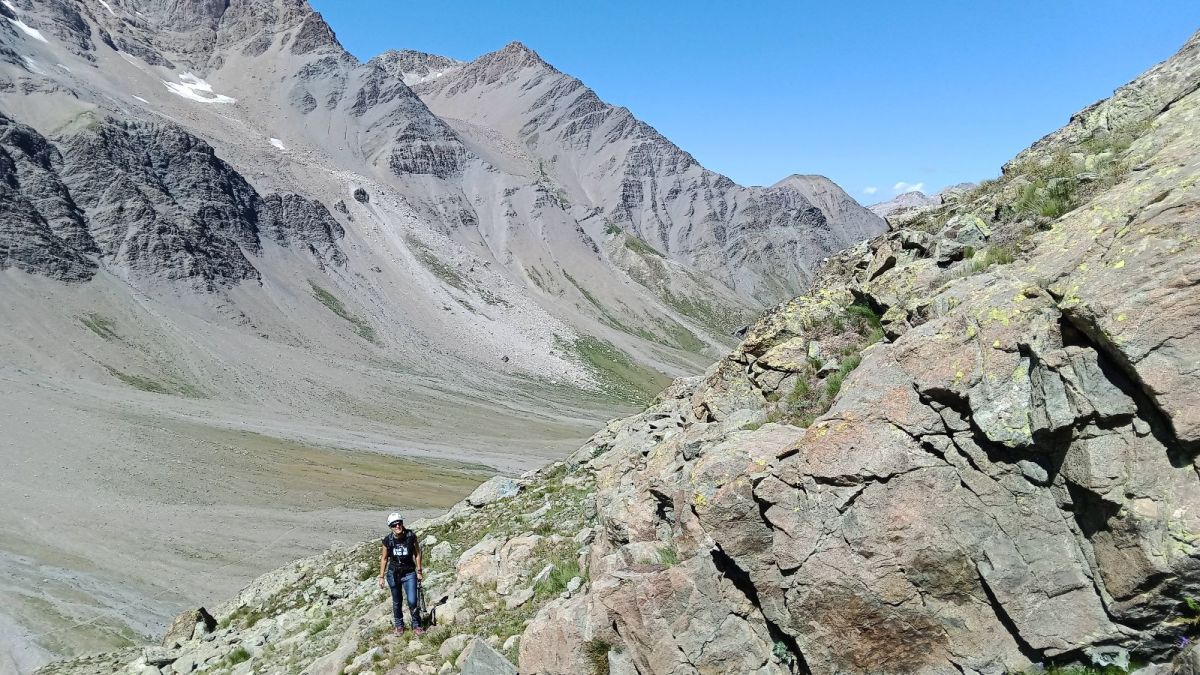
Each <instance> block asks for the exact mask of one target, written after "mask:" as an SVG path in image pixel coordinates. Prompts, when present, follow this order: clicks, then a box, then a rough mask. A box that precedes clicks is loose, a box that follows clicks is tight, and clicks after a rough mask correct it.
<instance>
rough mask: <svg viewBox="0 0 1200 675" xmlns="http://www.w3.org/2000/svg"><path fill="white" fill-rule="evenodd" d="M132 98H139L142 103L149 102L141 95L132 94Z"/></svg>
mask: <svg viewBox="0 0 1200 675" xmlns="http://www.w3.org/2000/svg"><path fill="white" fill-rule="evenodd" d="M134 98H135V99H137V100H139V101H141V102H142V103H149V102H150V101H147V100H146V99H144V98H142V97H141V96H134Z"/></svg>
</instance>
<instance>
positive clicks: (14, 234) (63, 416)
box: [0, 0, 883, 672]
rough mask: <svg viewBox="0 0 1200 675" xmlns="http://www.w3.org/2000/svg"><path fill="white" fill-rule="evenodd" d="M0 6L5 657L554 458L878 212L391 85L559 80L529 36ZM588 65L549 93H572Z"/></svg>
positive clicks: (654, 387) (622, 128) (647, 395)
mask: <svg viewBox="0 0 1200 675" xmlns="http://www.w3.org/2000/svg"><path fill="white" fill-rule="evenodd" d="M0 16H2V17H3V19H2V20H0V210H2V215H3V217H2V218H0V380H2V381H3V384H4V386H2V387H0V410H4V411H6V414H12V415H14V419H16V420H19V424H14V425H9V424H7V423H6V424H5V433H4V434H2V435H0V436H3V439H2V440H0V451H2V452H3V453H4V456H5V457H6V459H7V460H8V463H7V464H8V466H9V467H10V468H9V469H8V470H6V471H5V472H2V473H3V475H2V476H0V508H2V509H3V510H4V511H5V512H7V513H13V514H16V515H15V516H14V517H13V518H9V519H6V520H5V522H3V523H0V542H4V543H3V551H0V553H2V555H0V570H2V571H3V575H0V576H3V578H4V579H5V580H6V581H4V582H3V583H2V584H0V647H2V648H0V653H3V652H6V651H7V652H8V653H11V654H16V655H17V656H15V657H14V661H16V662H17V663H18V667H19V669H20V670H21V671H22V672H24V671H28V670H30V669H31V668H32V667H33V666H34V665H37V664H39V663H42V662H44V661H46V660H47V659H48V658H50V657H51V656H62V655H70V654H76V653H81V652H83V651H92V650H98V649H102V648H109V647H115V646H121V645H124V644H128V643H130V642H136V641H137V640H138V639H139V637H138V635H143V634H146V633H150V632H154V631H156V630H157V627H158V626H160V625H161V624H162V623H163V622H165V621H166V620H167V619H168V618H169V617H170V615H172V614H174V613H175V612H176V611H177V610H178V609H180V608H181V607H185V606H188V605H190V604H194V603H196V602H201V601H206V599H212V598H215V597H220V596H223V595H225V594H227V593H231V592H233V591H235V590H236V589H237V588H238V587H239V586H240V585H241V584H242V583H243V582H244V581H245V580H247V579H249V578H251V577H253V576H254V575H256V574H259V573H262V572H264V571H266V570H268V569H270V568H272V567H273V566H274V565H275V562H276V561H277V559H279V558H281V557H287V558H293V557H299V556H301V555H306V554H310V553H313V552H315V551H318V550H322V549H325V548H327V547H328V546H329V545H330V544H331V543H332V542H334V541H335V540H342V539H344V538H346V537H349V536H355V537H357V536H359V535H362V534H365V532H364V531H363V525H362V523H363V522H364V519H365V518H366V517H367V516H366V514H368V513H373V512H374V511H375V510H379V509H385V510H388V509H391V508H394V507H397V506H402V507H405V508H411V509H415V512H416V513H433V512H437V511H439V510H441V509H444V508H446V507H447V506H449V505H451V504H453V503H454V502H455V501H457V500H458V499H460V498H461V497H462V496H464V495H465V494H467V493H468V492H470V490H471V488H473V487H474V485H475V484H476V483H478V482H479V481H481V480H483V478H484V477H486V476H487V475H490V474H492V473H495V472H497V471H500V472H505V473H513V472H519V471H524V470H527V469H529V468H532V467H534V466H537V465H540V464H542V463H544V462H545V461H547V460H549V459H551V458H556V457H562V456H563V455H565V454H566V453H567V452H569V450H570V449H571V448H573V447H575V446H577V445H578V443H579V442H581V441H582V440H583V439H585V438H586V437H587V435H588V434H589V433H590V432H591V430H592V428H593V427H594V426H595V425H596V424H599V423H601V422H602V421H603V420H605V419H608V418H610V417H611V416H613V415H615V414H621V413H625V412H629V411H631V410H633V409H634V406H637V405H642V404H644V403H645V402H647V401H649V400H651V399H652V397H653V396H654V395H655V394H656V393H657V392H658V391H659V390H660V389H661V388H662V387H663V386H665V385H666V384H667V383H668V382H669V381H670V379H671V378H672V377H675V376H682V375H688V374H695V373H698V372H701V371H702V370H703V369H704V368H705V367H707V366H708V364H709V363H711V361H712V360H713V359H715V358H718V357H719V356H720V355H721V354H722V353H724V352H725V351H726V350H728V349H729V348H730V347H731V346H732V345H733V344H734V343H735V342H736V338H735V337H733V334H734V333H735V332H736V331H737V330H739V329H741V328H744V327H745V326H746V324H747V323H748V322H749V321H750V320H751V319H752V318H753V316H754V315H755V313H757V312H758V311H759V310H761V309H762V308H763V307H765V306H766V305H768V304H770V303H771V302H774V301H775V300H777V299H779V298H782V297H785V296H786V295H789V294H790V293H791V292H793V291H794V290H795V289H797V288H799V287H800V286H801V285H802V284H803V282H804V278H805V275H807V274H810V273H811V263H812V261H814V260H820V259H821V258H824V257H827V256H829V255H831V254H832V253H834V252H835V251H836V250H838V249H840V248H842V247H844V246H845V245H848V244H851V243H854V242H856V241H859V240H861V239H865V238H866V237H868V236H870V235H873V234H876V233H878V232H879V231H881V229H882V227H883V224H882V221H864V220H862V219H861V218H856V219H849V220H847V222H846V223H845V224H843V223H842V222H840V221H839V220H838V219H837V217H836V216H834V215H831V212H830V213H827V212H826V211H824V210H822V209H825V208H827V206H825V205H823V204H816V203H814V202H812V201H810V200H809V198H808V197H806V196H805V194H803V193H802V192H800V191H797V190H793V189H785V188H779V189H759V188H742V187H738V186H736V185H734V184H733V183H732V182H731V181H729V180H728V179H727V178H724V177H722V176H719V175H717V174H715V173H712V172H710V171H707V170H705V169H703V168H702V167H700V166H699V165H698V164H696V162H695V161H694V160H693V159H692V158H691V157H690V156H689V155H687V153H685V152H684V151H682V150H680V149H679V148H677V147H675V146H674V145H672V144H670V142H669V141H667V140H666V139H664V138H663V137H662V136H661V135H659V134H658V133H657V132H654V131H653V130H652V129H650V128H649V127H648V126H646V125H644V124H642V123H641V122H639V121H638V120H636V119H635V118H634V117H633V116H632V114H631V113H629V111H627V110H623V109H616V108H611V107H608V106H607V105H606V104H603V103H602V102H600V101H599V100H598V99H595V100H594V105H596V106H599V107H598V108H597V110H598V111H599V115H598V117H596V118H595V119H596V120H597V121H599V120H600V118H603V119H604V120H605V121H604V122H603V124H602V127H603V129H602V131H601V133H600V134H598V135H596V136H595V138H594V142H592V141H589V142H585V141H584V136H583V135H580V134H578V133H574V132H572V133H570V134H567V135H566V136H563V137H562V138H561V139H559V138H558V137H557V136H555V133H556V132H555V131H554V130H552V129H550V127H549V126H547V127H545V128H544V129H543V128H542V127H541V126H538V124H540V123H538V124H535V125H534V126H536V127H537V128H539V129H542V131H541V134H540V135H541V136H543V137H544V141H543V142H542V143H536V142H535V143H533V144H532V145H530V144H529V143H528V142H527V141H528V140H529V138H528V137H527V136H514V135H513V134H512V133H511V131H512V130H511V129H510V128H509V126H506V125H507V124H508V122H505V123H504V124H497V125H495V126H488V125H487V124H486V120H479V121H476V122H471V121H469V120H467V119H465V118H463V117H462V116H458V117H454V118H453V119H448V118H445V117H443V116H442V115H441V114H439V113H438V112H437V111H434V110H431V109H430V107H429V104H428V103H427V102H426V100H425V99H423V98H422V96H423V95H424V94H418V92H417V91H416V90H415V89H414V87H415V88H423V87H428V88H433V87H435V86H436V85H438V83H441V82H451V81H453V82H454V83H455V85H456V86H460V87H466V86H467V82H468V81H469V80H470V81H472V82H474V85H472V86H479V87H492V86H493V85H494V86H495V87H510V86H512V84H513V83H514V82H518V81H523V80H522V78H527V77H530V76H535V77H536V73H545V74H546V77H547V78H550V79H553V80H554V82H553V83H552V82H550V80H549V79H548V80H546V81H545V82H544V85H546V86H548V87H550V86H551V85H552V88H553V89H554V91H555V92H560V91H562V90H563V89H565V88H570V87H571V86H572V85H571V80H570V78H567V76H565V75H562V74H561V73H558V72H557V71H554V70H553V68H551V67H550V66H548V65H546V64H545V63H544V62H543V61H542V60H541V59H540V58H538V57H537V56H536V55H535V54H533V53H532V52H530V51H529V50H527V49H524V48H521V47H514V48H512V49H507V50H502V52H499V53H497V54H494V55H489V56H485V57H482V58H481V59H478V60H476V61H474V62H471V63H460V62H457V61H454V60H451V59H445V58H442V57H433V56H428V55H422V54H419V53H415V52H388V53H386V54H384V55H381V56H380V57H378V58H376V59H373V60H372V61H370V62H368V63H361V62H359V61H358V60H357V59H355V58H354V57H353V56H351V55H350V54H348V53H347V52H346V51H345V50H344V49H343V48H342V46H341V45H340V44H339V42H338V40H337V37H336V35H335V34H334V32H333V30H332V29H331V28H330V27H329V26H328V25H327V24H326V23H325V21H324V20H323V19H322V18H321V17H320V15H318V14H317V13H315V12H314V11H312V9H311V8H310V7H309V5H308V4H307V3H306V2H304V0H191V1H188V2H180V1H178V0H103V1H102V0H36V1H35V0H10V1H9V2H5V3H0ZM472 73H474V75H472ZM472 78H475V79H472ZM489 82H490V84H489ZM575 82H576V84H575V85H574V86H575V87H576V89H575V90H573V92H574V93H573V94H571V95H569V96H568V97H567V98H565V99H561V100H559V99H556V98H555V95H556V94H554V95H551V97H550V98H548V99H547V101H546V105H549V106H551V107H553V108H555V109H557V108H558V107H560V106H568V107H570V108H571V110H572V113H571V114H583V110H584V108H585V107H586V106H587V105H591V104H589V103H588V102H587V100H585V99H586V98H587V97H586V96H584V91H585V88H583V87H582V85H579V84H578V83H577V81H575ZM410 84H411V85H412V86H411V87H410V86H409V85H410ZM422 91H424V90H423V89H422ZM481 91H482V90H481ZM489 91H492V92H493V93H494V94H495V95H497V96H500V97H501V98H503V97H504V96H507V94H505V93H504V92H503V91H500V90H499V89H494V88H493V89H489ZM538 91H539V92H542V91H543V90H542V89H539V90H538ZM545 92H549V90H548V89H547V90H545ZM545 92H544V93H545ZM539 96H541V94H539ZM593 97H594V95H593ZM552 99H553V101H552ZM430 100H431V101H432V100H433V98H430ZM497 110H498V111H499V110H500V109H499V108H498V109H497ZM605 111H607V112H605ZM520 114H521V113H520V112H519V111H516V110H509V111H507V112H505V115H506V116H507V117H506V118H505V119H506V120H507V119H509V117H511V118H512V120H514V121H515V120H516V118H517V117H519V115H520ZM591 119H593V118H592V117H588V120H591ZM591 123H592V122H591V121H586V122H581V123H580V125H578V126H580V128H582V127H585V126H587V125H589V124H591ZM521 124H522V125H523V124H524V122H521ZM546 124H552V122H549V121H547V122H546ZM597 128H598V129H599V128H600V127H597ZM606 135H611V136H612V139H611V141H606V140H605V138H604V137H605V136H606ZM547 153H551V154H547ZM609 159H611V160H612V166H611V167H609V169H602V168H600V167H599V166H598V165H597V162H607V161H609ZM573 167H578V168H579V170H578V171H576V170H575V168H573ZM690 204H695V206H694V208H693V207H692V206H690ZM839 208H842V213H846V214H849V213H850V211H849V209H850V205H849V204H846V205H844V207H839ZM848 218H849V216H848ZM851 220H853V222H851ZM46 429H55V430H56V432H55V433H54V434H49V433H46V432H45V430H46ZM413 476H416V477H419V479H417V478H411V477H413ZM397 485H400V486H404V490H402V491H401V492H402V494H403V497H401V499H402V500H403V501H402V503H401V504H399V505H397V504H395V499H397V498H396V497H395V493H396V492H397V490H396V489H395V488H396V486H397ZM431 486H440V487H439V488H438V489H433V488H432V487H431ZM64 496H65V497H64ZM80 523H86V524H87V525H88V528H89V530H88V536H87V537H66V538H65V540H63V537H61V536H59V533H63V532H68V531H71V530H72V528H73V527H75V526H76V524H80ZM281 532H284V533H287V536H286V537H283V539H282V541H281V542H280V543H279V545H278V548H279V550H275V551H272V552H271V555H265V553H264V551H263V544H264V542H267V541H272V540H274V539H276V538H278V537H279V534H280V533H281ZM145 542H155V544H154V545H152V546H151V547H150V548H148V549H147V548H145V547H144V546H143V545H144V543H145ZM217 558H219V559H220V562H219V563H218V564H217V565H212V564H210V563H211V562H212V561H213V560H214V559H217ZM0 658H2V657H0ZM7 665H8V664H7V663H5V667H6V666H7Z"/></svg>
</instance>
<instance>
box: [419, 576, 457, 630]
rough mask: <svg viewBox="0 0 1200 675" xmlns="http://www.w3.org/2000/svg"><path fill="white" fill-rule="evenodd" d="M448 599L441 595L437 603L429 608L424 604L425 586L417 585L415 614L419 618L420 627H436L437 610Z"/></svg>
mask: <svg viewBox="0 0 1200 675" xmlns="http://www.w3.org/2000/svg"><path fill="white" fill-rule="evenodd" d="M449 599H450V596H449V595H443V596H442V597H441V598H438V601H437V602H435V603H433V606H432V607H430V606H429V605H428V604H426V603H425V585H424V584H420V583H418V586H417V612H418V613H419V614H420V616H421V625H422V626H425V627H426V628H429V627H432V626H436V625H437V608H438V607H440V606H441V605H443V604H445V603H446V601H447V600H449Z"/></svg>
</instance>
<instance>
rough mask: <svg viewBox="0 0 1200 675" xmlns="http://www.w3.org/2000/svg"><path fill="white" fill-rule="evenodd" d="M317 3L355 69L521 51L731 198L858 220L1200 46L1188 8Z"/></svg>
mask: <svg viewBox="0 0 1200 675" xmlns="http://www.w3.org/2000/svg"><path fill="white" fill-rule="evenodd" d="M310 2H311V3H312V5H313V7H314V8H315V9H317V10H318V11H320V12H321V13H322V14H323V15H324V16H325V17H326V19H327V20H328V21H329V22H330V24H331V25H332V26H333V28H334V30H335V31H336V32H337V34H338V38H339V39H340V40H341V41H342V44H343V45H345V46H346V48H347V49H349V50H350V51H351V52H352V53H354V54H355V55H356V56H358V57H359V58H360V59H364V60H365V59H368V58H370V57H371V56H374V55H375V54H378V53H379V52H381V51H384V50H387V49H404V48H407V49H417V50H421V51H427V52H432V53H435V54H443V55H446V56H452V57H455V58H458V59H463V60H469V59H473V58H475V57H477V56H479V55H480V54H484V53H486V52H489V51H493V50H496V49H499V48H501V47H503V46H504V45H505V44H506V43H508V42H510V41H512V40H520V41H521V42H524V43H525V44H527V45H528V46H529V47H531V48H532V49H534V50H536V51H537V52H538V53H539V54H541V55H542V57H543V58H544V59H545V60H546V61H548V62H549V63H551V64H553V65H554V66H555V67H557V68H558V69H560V70H562V71H564V72H566V73H569V74H571V75H574V76H576V77H578V78H580V79H581V80H583V82H584V83H585V84H587V85H588V86H590V87H591V88H593V89H594V90H596V92H597V93H598V94H599V95H600V97H601V98H603V99H604V100H606V101H608V102H610V103H613V104H616V105H623V106H626V107H628V108H629V109H630V110H632V111H633V113H634V114H635V115H637V116H638V117H639V118H641V119H642V120H644V121H646V122H647V123H649V124H651V125H653V126H654V127H655V128H657V129H658V130H659V131H661V132H662V133H663V134H664V135H666V136H667V137H668V138H670V139H671V140H672V141H674V142H675V143H676V144H678V145H679V146H680V147H682V148H683V149H684V150H687V151H688V152H690V153H692V155H694V156H695V157H696V159H697V160H699V161H700V162H701V163H702V164H704V165H705V166H706V167H708V168H710V169H713V170H714V171H718V172H720V173H723V174H725V175H727V176H729V177H730V178H732V179H733V180H735V181H737V182H738V183H741V184H743V185H769V184H771V183H774V182H776V181H778V180H779V179H781V178H783V177H785V176H787V175H789V174H793V173H820V174H824V175H826V176H829V177H830V178H832V179H833V180H835V181H836V182H837V183H838V184H840V185H841V186H842V187H844V188H845V189H846V191H847V192H849V193H850V194H851V195H853V196H854V197H855V198H856V199H858V200H859V201H861V202H863V203H872V202H875V201H882V200H885V199H889V198H891V197H892V196H894V195H895V194H896V192H897V191H899V190H903V189H908V188H910V187H911V186H916V185H920V186H921V189H922V190H924V191H925V192H927V193H932V192H936V191H937V190H938V189H940V188H942V187H944V186H946V185H951V184H954V183H958V182H963V181H973V180H979V179H982V178H989V177H992V176H995V175H997V174H998V173H999V170H1000V165H1001V164H1003V163H1004V162H1005V161H1006V160H1007V159H1009V158H1011V157H1012V156H1013V155H1014V154H1016V153H1017V152H1018V151H1019V150H1021V149H1022V148H1024V147H1026V146H1028V145H1029V144H1030V143H1032V142H1033V141H1035V140H1036V139H1037V138H1039V137H1040V136H1042V135H1043V134H1045V133H1048V132H1050V131H1052V130H1054V129H1056V128H1058V127H1059V126H1062V125H1063V124H1064V123H1066V121H1067V119H1068V118H1069V117H1070V115H1071V113H1073V112H1075V111H1077V110H1079V109H1080V108H1082V107H1084V106H1086V105H1088V104H1090V103H1092V102H1094V101H1097V100H1099V99H1101V98H1104V97H1106V96H1108V95H1109V94H1110V93H1111V92H1112V90H1113V89H1115V88H1116V87H1118V86H1120V85H1122V84H1124V83H1125V82H1127V81H1129V80H1130V79H1132V78H1133V77H1135V76H1136V75H1138V74H1139V73H1141V72H1142V71H1144V70H1145V69H1147V68H1148V67H1150V66H1151V65H1153V64H1155V63H1157V62H1159V61H1162V60H1163V59H1165V58H1167V57H1168V56H1170V55H1171V54H1173V53H1174V52H1175V51H1176V50H1177V49H1178V48H1179V47H1180V46H1181V45H1182V44H1183V43H1184V41H1185V40H1187V38H1188V37H1189V36H1190V35H1191V34H1192V33H1193V32H1194V31H1195V30H1197V29H1200V2H1197V1H1196V0H1190V1H1188V2H1184V1H1181V0H1144V1H1130V0H1123V1H1120V2H1118V1H1115V0H1086V1H1085V0H1038V1H1033V0H944V1H943V2H913V1H909V2H882V1H880V2H870V3H863V2H860V3H837V2H821V3H815V2H774V1H767V0H759V1H755V2H733V1H729V0H727V1H725V2H717V1H710V0H689V1H688V2H668V1H660V2H646V1H645V0H641V1H640V2H639V1H626V0H610V1H609V2H572V3H562V2H548V1H543V0H536V1H529V2H516V1H510V2H495V1H494V0H493V1H491V2H484V1H474V2H460V1H453V0H442V1H440V2H423V3H416V2H402V1H399V0H354V1H353V2H349V1H347V0H310ZM871 187H874V188H875V189H876V191H875V192H873V193H870V192H869V191H868V188H871Z"/></svg>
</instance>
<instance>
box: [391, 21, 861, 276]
mask: <svg viewBox="0 0 1200 675" xmlns="http://www.w3.org/2000/svg"><path fill="white" fill-rule="evenodd" d="M414 91H415V92H416V93H417V94H418V95H419V96H421V99H422V100H423V101H424V102H425V103H426V104H427V105H429V106H430V109H431V110H433V111H434V112H435V113H437V114H438V115H440V116H442V117H445V118H446V119H448V120H462V121H463V122H466V123H469V125H470V126H465V125H463V126H459V127H457V128H458V130H459V132H460V133H461V134H463V135H464V136H465V137H468V138H471V141H473V142H475V143H479V144H480V145H485V146H486V145H489V139H488V138H486V137H481V138H473V137H472V136H473V132H472V129H474V128H477V127H484V128H487V129H490V130H493V131H495V132H498V133H499V134H500V135H501V136H502V137H503V138H504V139H506V140H507V141H508V142H510V143H514V144H517V145H518V146H520V147H523V148H525V149H526V151H527V152H528V153H529V161H530V163H532V162H534V161H536V163H537V172H538V173H539V174H540V175H542V176H544V177H546V178H547V179H549V180H552V181H554V182H555V183H556V184H557V185H558V186H560V187H561V189H562V190H563V192H564V194H565V195H566V196H567V198H568V199H569V201H570V202H571V204H572V205H573V209H574V210H575V211H577V212H578V213H579V214H580V215H579V216H578V217H579V219H580V220H581V221H584V220H593V221H599V222H600V223H603V224H604V226H605V227H619V228H622V229H625V230H627V231H629V232H630V233H632V234H635V235H637V236H638V237H640V238H641V239H643V240H645V241H646V242H648V243H649V244H650V245H651V246H653V247H655V248H657V249H658V250H660V251H662V252H663V253H665V254H666V255H668V256H670V257H672V258H673V259H676V260H677V261H679V262H682V263H685V264H688V265H690V266H693V267H696V268H698V269H700V270H703V271H705V272H707V273H710V274H714V275H716V276H717V277H718V278H720V279H721V280H722V281H723V282H724V283H726V284H727V285H729V286H731V287H732V288H734V289H736V290H740V291H742V292H746V293H750V294H751V295H754V296H756V297H766V298H771V299H773V300H778V299H782V298H784V297H787V296H790V295H792V294H794V293H795V292H797V291H798V290H799V289H800V288H802V287H803V285H804V284H805V283H806V282H807V281H808V279H810V277H811V272H812V267H813V265H814V264H815V263H817V262H819V261H820V259H821V258H822V257H823V256H818V255H816V254H817V253H819V252H820V251H829V250H831V249H836V248H838V243H837V242H839V241H841V242H847V243H848V242H851V241H857V240H861V239H863V238H865V237H867V236H870V235H871V234H873V233H876V232H878V231H880V230H881V229H882V227H883V224H882V221H881V219H879V218H877V217H875V216H874V215H872V214H870V213H869V212H867V211H866V210H865V209H863V208H862V207H861V206H859V205H858V204H857V202H855V201H854V200H853V199H851V198H850V197H849V196H847V195H845V193H844V192H842V191H841V189H840V188H836V186H834V187H833V190H835V191H836V192H838V193H840V194H839V195H838V196H837V197H836V199H835V201H836V204H837V206H836V208H830V206H831V204H830V202H828V201H827V200H826V201H823V202H821V203H814V202H813V201H812V200H810V199H808V197H810V196H813V195H811V194H805V192H804V191H799V192H796V191H793V193H794V196H793V195H789V194H788V193H784V192H781V191H779V190H774V189H763V188H744V187H741V186H738V185H736V184H734V183H733V181H731V180H729V179H728V178H726V177H725V176H721V175H719V174H716V173H714V172H711V171H708V170H707V169H705V168H704V167H702V166H700V165H699V163H698V162H696V160H695V159H694V158H693V157H692V156H691V155H690V154H688V153H687V152H685V151H683V150H682V149H680V148H679V147H678V146H676V145H674V144H673V143H671V142H670V141H669V140H668V139H666V138H665V137H663V136H662V134H660V133H659V132H658V131H657V130H655V129H654V128H653V127H651V126H649V125H647V124H645V123H643V122H641V121H640V120H638V119H637V118H635V117H634V116H633V115H632V113H630V111H629V110H628V109H626V108H622V107H616V106H613V105H610V104H608V103H606V102H604V101H602V100H601V99H600V98H599V97H598V96H597V95H596V93H595V92H594V91H592V90H591V89H589V88H588V87H587V86H585V85H584V84H583V83H582V82H581V81H579V80H578V79H576V78H574V77H570V76H569V75H565V74H563V73H561V72H560V71H558V70H557V69H555V68H554V67H553V66H551V65H549V64H547V63H546V62H545V61H544V60H543V59H542V58H541V57H540V56H539V55H538V54H537V53H536V52H534V51H533V50H531V49H529V48H528V47H526V46H525V45H523V44H521V43H519V42H514V43H511V44H509V45H507V46H506V47H504V48H503V49H501V50H499V51H496V52H493V53H491V54H485V55H484V56H481V57H479V58H478V59H476V60H475V61H472V62H471V63H468V64H464V65H461V66H458V67H456V68H454V69H452V70H447V71H446V72H443V73H442V74H441V75H440V76H439V77H437V78H435V79H433V80H428V81H425V82H422V83H420V84H418V85H416V86H415V87H414ZM451 123H452V124H454V123H455V122H453V121H452V122H451ZM822 180H824V181H826V182H827V179H822ZM786 183H787V181H786V180H785V181H782V182H781V183H780V184H779V185H776V186H774V187H775V188H778V187H780V186H782V185H784V184H786ZM797 196H798V198H797ZM593 227H595V226H593Z"/></svg>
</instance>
